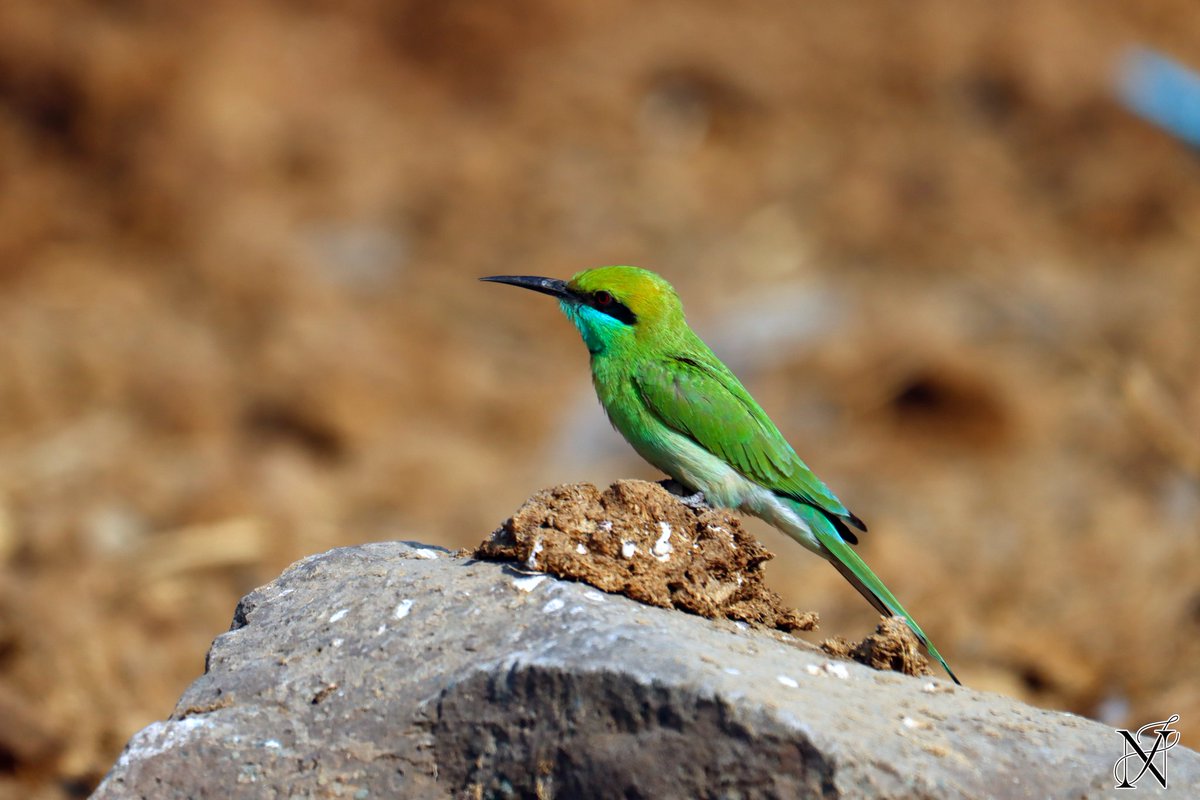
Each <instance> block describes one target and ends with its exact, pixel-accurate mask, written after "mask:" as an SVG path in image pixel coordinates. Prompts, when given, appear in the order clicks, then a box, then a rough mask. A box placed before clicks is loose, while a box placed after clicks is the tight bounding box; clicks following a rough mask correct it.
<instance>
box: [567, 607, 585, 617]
mask: <svg viewBox="0 0 1200 800" xmlns="http://www.w3.org/2000/svg"><path fill="white" fill-rule="evenodd" d="M584 611H586V609H585V608H584V607H583V606H571V607H570V608H569V609H568V610H567V613H568V614H571V615H572V616H574V615H575V614H582V613H583V612H584Z"/></svg>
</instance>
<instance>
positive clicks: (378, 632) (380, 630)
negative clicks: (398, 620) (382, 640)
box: [375, 625, 387, 636]
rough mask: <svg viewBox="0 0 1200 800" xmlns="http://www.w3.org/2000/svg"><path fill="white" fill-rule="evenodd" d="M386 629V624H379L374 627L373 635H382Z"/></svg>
mask: <svg viewBox="0 0 1200 800" xmlns="http://www.w3.org/2000/svg"><path fill="white" fill-rule="evenodd" d="M386 631H387V625H380V626H379V627H378V628H376V629H375V635H376V636H383V634H384V633H385V632H386Z"/></svg>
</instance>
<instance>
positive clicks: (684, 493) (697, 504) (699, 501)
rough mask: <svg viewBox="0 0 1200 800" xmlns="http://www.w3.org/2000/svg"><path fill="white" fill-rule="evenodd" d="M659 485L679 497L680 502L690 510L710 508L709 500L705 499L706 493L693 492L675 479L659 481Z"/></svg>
mask: <svg viewBox="0 0 1200 800" xmlns="http://www.w3.org/2000/svg"><path fill="white" fill-rule="evenodd" d="M658 485H659V486H661V487H663V488H664V489H666V490H667V491H668V492H670V493H671V494H673V495H675V496H676V497H678V498H679V502H681V503H683V504H684V505H685V506H687V507H688V508H708V500H707V499H706V498H705V497H704V492H693V491H692V490H691V489H689V488H688V487H686V486H684V485H683V484H682V483H680V482H679V481H677V480H675V479H674V478H667V479H666V480H662V481H659V482H658ZM689 492H690V494H689Z"/></svg>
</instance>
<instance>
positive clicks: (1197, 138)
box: [1117, 47, 1200, 148]
mask: <svg viewBox="0 0 1200 800" xmlns="http://www.w3.org/2000/svg"><path fill="white" fill-rule="evenodd" d="M1117 91H1118V94H1119V95H1120V98H1121V101H1122V102H1123V103H1124V104H1125V106H1126V107H1127V108H1129V110H1130V111H1132V112H1133V113H1135V114H1137V115H1138V116H1139V117H1142V118H1143V119H1146V120H1148V121H1150V122H1153V123H1154V124H1156V125H1158V126H1159V127H1161V128H1164V129H1165V130H1167V131H1168V132H1170V133H1172V134H1174V135H1175V136H1178V137H1179V138H1180V139H1182V140H1184V141H1185V142H1187V143H1188V144H1190V145H1192V146H1193V147H1198V148H1200V74H1197V73H1196V72H1195V71H1194V70H1191V69H1188V68H1187V67H1185V66H1183V65H1182V64H1180V63H1178V62H1176V61H1172V60H1171V59H1169V58H1167V57H1166V56H1164V55H1161V54H1159V53H1157V52H1155V51H1153V50H1150V49H1148V48H1144V47H1139V48H1136V49H1134V50H1132V51H1131V52H1130V53H1129V54H1128V55H1127V56H1126V57H1125V58H1124V59H1123V60H1122V62H1121V66H1120V72H1119V74H1118V76H1117Z"/></svg>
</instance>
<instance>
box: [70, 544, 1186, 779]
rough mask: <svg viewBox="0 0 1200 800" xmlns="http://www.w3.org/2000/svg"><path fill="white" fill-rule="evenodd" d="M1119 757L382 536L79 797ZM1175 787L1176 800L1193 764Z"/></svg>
mask: <svg viewBox="0 0 1200 800" xmlns="http://www.w3.org/2000/svg"><path fill="white" fill-rule="evenodd" d="M1120 755H1121V739H1120V738H1119V737H1118V735H1117V734H1116V733H1115V732H1114V731H1113V730H1112V729H1110V728H1107V727H1105V726H1103V725H1100V724H1098V723H1095V722H1090V721H1088V720H1085V719H1082V718H1079V717H1075V716H1071V715H1068V714H1063V713H1055V712H1049V711H1041V710H1037V709H1034V708H1030V707H1028V706H1024V705H1021V704H1019V703H1016V702H1014V701H1012V700H1009V699H1006V698H1004V697H1000V696H998V695H990V694H984V693H979V692H974V691H971V690H970V689H962V688H956V687H954V686H953V685H952V684H950V683H948V682H947V681H943V680H940V679H936V678H912V677H906V676H902V675H897V674H894V673H883V672H876V671H873V670H871V669H869V668H867V667H863V666H860V665H857V664H853V663H849V662H844V661H831V660H830V659H829V657H828V656H827V655H825V654H823V653H821V652H820V651H819V650H817V649H816V648H814V647H812V646H810V645H807V644H806V643H803V642H798V641H796V640H794V639H792V637H790V636H788V635H786V634H783V633H779V632H764V631H760V630H753V629H750V628H748V627H747V626H745V625H744V624H741V625H739V624H738V623H735V622H730V621H725V620H718V621H711V620H707V619H702V618H700V617H697V616H694V615H689V614H684V613H680V612H678V611H674V610H668V609H661V608H654V607H650V606H646V605H641V604H639V603H635V602H633V601H632V600H629V599H626V598H624V597H620V596H616V595H606V594H603V593H601V592H599V591H597V590H596V589H594V588H592V587H589V586H585V585H583V584H580V583H572V582H567V581H560V580H557V579H555V578H550V577H546V576H541V575H533V576H530V575H524V574H521V573H519V572H517V571H515V570H514V569H513V568H512V567H511V566H508V565H503V564H497V563H487V562H478V561H469V560H465V559H456V558H452V557H451V556H450V554H448V553H447V552H445V551H441V550H437V549H434V548H425V547H420V546H414V545H407V544H402V543H384V544H373V545H366V546H362V547H355V548H346V549H340V550H333V551H330V552H328V553H325V554H322V555H318V556H314V557H311V558H308V559H305V560H303V561H301V562H299V563H297V564H296V565H294V566H292V567H291V568H290V569H288V570H287V571H286V572H285V573H284V574H283V575H282V576H280V577H279V578H278V579H277V580H276V581H274V582H273V583H271V584H269V585H268V586H265V587H263V588H261V589H258V590H256V591H254V592H252V593H251V594H249V595H248V596H246V597H245V598H244V599H243V600H242V602H241V603H240V604H239V606H238V609H237V611H236V613H235V616H234V622H233V627H232V629H231V630H230V631H229V632H228V633H225V634H223V635H221V636H219V637H218V638H217V639H216V641H215V642H214V643H213V646H212V649H211V651H210V653H209V656H208V662H207V665H206V670H205V674H204V675H203V677H201V678H200V679H199V680H197V681H196V682H195V683H194V684H193V685H192V686H191V687H190V688H189V689H188V690H187V691H186V692H185V693H184V695H183V697H182V698H181V700H180V701H179V704H178V706H177V707H176V709H175V711H174V713H173V714H172V715H171V718H170V719H169V720H167V721H165V722H157V723H154V724H152V725H150V726H149V727H147V728H145V729H144V730H142V731H140V732H139V733H137V734H135V735H134V737H133V738H132V739H131V741H130V742H129V744H128V746H127V747H126V749H125V752H124V753H123V754H122V755H121V757H120V759H119V761H118V762H117V764H116V765H115V766H114V767H113V769H112V771H111V772H110V773H109V775H108V777H107V778H106V779H105V781H104V782H103V784H102V785H101V786H100V788H99V789H98V790H97V792H96V794H95V795H94V797H96V798H99V800H110V799H111V798H126V797H147V798H175V797H189V798H205V797H222V798H224V797H247V798H250V797H253V798H273V797H289V796H292V797H344V798H384V797H387V798H391V797H535V798H548V797H572V798H575V797H578V798H586V797H623V798H673V797H681V798H682V797H689V798H691V797H742V798H749V797H808V796H817V797H937V798H951V797H971V798H975V797H1030V796H1036V797H1063V798H1067V797H1069V798H1079V797H1093V796H1102V795H1106V794H1108V793H1109V792H1110V791H1111V787H1112V768H1113V762H1114V761H1115V760H1116V759H1117V757H1118V756H1120ZM1169 776H1170V780H1171V783H1172V791H1171V792H1170V793H1171V794H1176V795H1177V796H1185V794H1186V792H1187V789H1186V787H1188V786H1191V787H1195V786H1197V785H1200V755H1198V754H1196V753H1195V752H1192V751H1190V750H1187V749H1185V748H1183V747H1175V748H1174V749H1172V750H1171V751H1170V772H1169ZM1139 788H1140V789H1142V790H1143V794H1153V791H1152V790H1153V789H1154V788H1156V785H1155V784H1154V783H1153V782H1152V781H1151V780H1150V778H1149V776H1147V777H1146V778H1145V779H1143V781H1142V783H1141V784H1140V785H1139ZM1180 790H1182V791H1183V794H1180V793H1179V792H1180Z"/></svg>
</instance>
